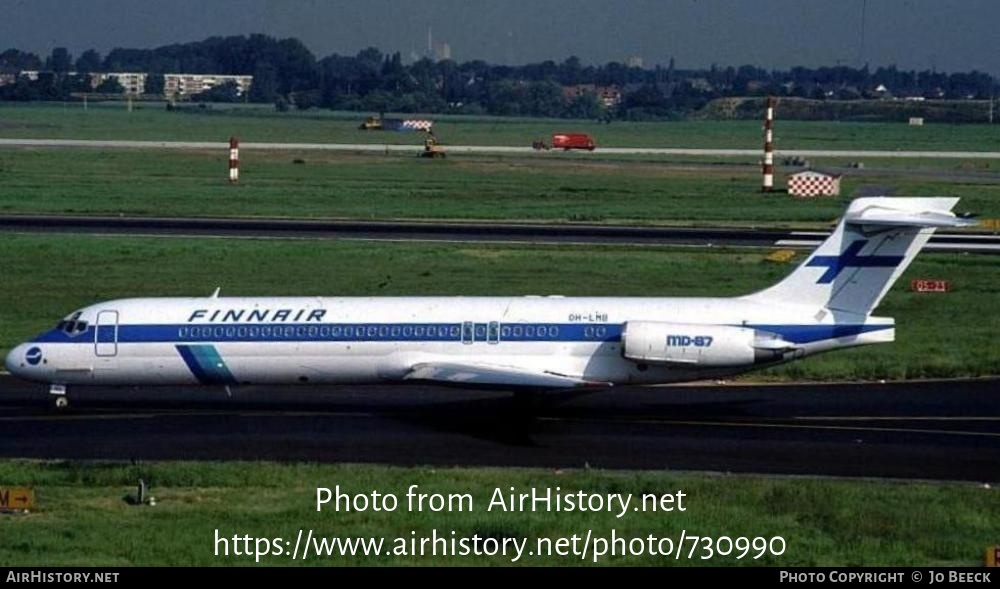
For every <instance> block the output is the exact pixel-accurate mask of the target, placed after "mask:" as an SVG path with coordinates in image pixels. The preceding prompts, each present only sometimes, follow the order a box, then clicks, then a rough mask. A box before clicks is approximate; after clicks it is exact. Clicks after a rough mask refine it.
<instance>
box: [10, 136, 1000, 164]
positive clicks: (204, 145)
mask: <svg viewBox="0 0 1000 589" xmlns="http://www.w3.org/2000/svg"><path fill="white" fill-rule="evenodd" d="M4 147H96V148H102V149H220V150H222V149H226V150H228V149H229V144H228V143H224V142H220V141H129V140H92V139H10V138H0V148H4ZM445 147H446V148H447V150H448V152H450V153H522V154H526V153H537V151H536V150H535V149H533V148H532V147H531V146H527V145H526V146H523V147H522V146H502V145H447V146H445ZM240 149H259V150H268V151H309V150H318V151H354V152H364V151H368V152H380V153H389V152H394V153H395V152H404V153H416V152H418V151H420V149H421V146H419V145H393V144H388V145H387V144H380V143H267V142H251V141H248V142H242V143H240ZM557 151H558V150H557ZM594 153H605V154H622V155H684V156H688V155H693V156H722V157H754V158H756V157H759V156H760V153H761V150H759V149H696V148H684V147H599V148H597V150H596V151H595V152H594ZM775 157H779V158H781V157H872V158H933V159H1000V151H913V150H881V151H879V150H870V149H849V150H834V149H798V150H792V149H779V150H776V151H775Z"/></svg>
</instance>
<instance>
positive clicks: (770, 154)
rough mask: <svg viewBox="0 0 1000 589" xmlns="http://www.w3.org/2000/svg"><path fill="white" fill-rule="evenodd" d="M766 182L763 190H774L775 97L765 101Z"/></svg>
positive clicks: (762, 187) (761, 189)
mask: <svg viewBox="0 0 1000 589" xmlns="http://www.w3.org/2000/svg"><path fill="white" fill-rule="evenodd" d="M764 104H765V106H766V107H767V110H766V111H765V114H764V170H763V172H764V183H763V185H762V186H761V188H760V191H761V192H771V191H772V190H774V98H772V97H770V96H769V97H768V98H767V101H766V102H765V103H764Z"/></svg>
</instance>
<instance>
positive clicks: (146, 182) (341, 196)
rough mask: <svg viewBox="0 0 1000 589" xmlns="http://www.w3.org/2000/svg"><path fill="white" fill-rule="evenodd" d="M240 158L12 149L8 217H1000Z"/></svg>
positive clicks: (903, 183) (752, 181) (607, 175)
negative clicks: (895, 213)
mask: <svg viewBox="0 0 1000 589" xmlns="http://www.w3.org/2000/svg"><path fill="white" fill-rule="evenodd" d="M227 159H228V154H227V153H226V152H225V151H224V150H222V151H219V152H207V151H194V152H176V151H156V152H154V151H131V150H116V151H100V150H86V149H22V150H0V212H3V213H15V212H21V213H85V214H99V213H103V214H129V215H175V216H269V217H304V218H359V219H387V218H423V219H504V220H518V221H544V220H548V221H586V222H615V223H643V224H699V223H701V224H720V223H722V224H727V223H736V224H742V225H749V224H767V225H788V224H797V225H803V224H828V223H829V222H830V221H831V220H832V219H834V218H836V217H837V216H839V215H840V214H841V213H842V212H843V209H844V207H845V206H846V203H847V202H848V201H849V200H850V198H851V197H850V195H851V194H852V193H853V192H854V191H855V190H856V189H857V188H858V187H859V186H861V185H870V184H876V185H890V186H895V187H896V189H897V190H896V193H897V194H905V195H914V196H920V195H941V194H947V195H954V196H960V197H962V198H963V201H962V203H961V204H960V207H959V208H960V210H963V211H964V210H971V211H975V212H977V213H979V214H981V215H983V216H984V217H1000V182H995V181H994V182H992V183H981V182H972V181H968V182H966V181H957V182H956V181H951V180H950V179H943V180H935V179H933V178H929V177H925V176H920V177H915V178H911V177H909V176H907V175H899V174H896V175H891V176H886V177H880V176H877V175H876V176H866V177H863V178H862V177H848V178H845V179H844V181H843V190H842V193H843V194H844V196H842V197H839V198H829V199H813V200H801V199H794V198H790V197H788V196H787V195H781V194H777V195H771V196H763V195H761V194H760V192H759V174H758V171H757V169H756V167H754V166H733V165H723V166H718V167H713V166H699V167H684V166H683V165H682V164H669V163H659V162H649V161H601V162H598V161H583V160H580V159H562V158H544V159H542V160H541V161H539V160H538V159H531V158H516V157H472V158H452V159H449V160H447V161H426V160H420V159H418V158H415V157H404V156H383V155H347V154H333V153H283V152H282V153H276V152H253V151H251V152H246V154H245V155H244V157H243V160H242V164H243V169H242V172H241V182H240V184H239V185H235V186H233V185H230V184H229V183H228V182H227ZM295 159H302V160H304V161H305V163H304V164H296V163H294V160H295ZM779 183H780V182H779Z"/></svg>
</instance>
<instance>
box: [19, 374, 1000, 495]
mask: <svg viewBox="0 0 1000 589" xmlns="http://www.w3.org/2000/svg"><path fill="white" fill-rule="evenodd" d="M998 392H1000V380H973V381H942V382H914V383H890V384H838V385H780V386H779V385H772V386H758V385H754V386H749V385H740V386H735V385H697V386H679V387H657V388H629V387H623V388H617V389H611V390H606V391H602V392H597V393H590V394H585V395H580V394H578V393H574V394H552V395H545V396H529V397H515V396H512V395H508V394H505V393H502V392H481V391H472V390H462V389H454V388H442V387H432V386H415V385H385V386H376V385H371V386H340V387H248V388H245V389H237V390H235V391H234V394H233V397H232V398H227V396H226V393H225V392H224V391H223V390H220V389H214V388H213V389H197V388H190V389H185V388H167V389H157V388H143V389H132V388H92V389H90V388H76V389H74V390H72V391H71V392H70V394H71V398H72V400H71V407H70V408H69V410H67V411H65V412H62V413H57V412H56V411H55V410H53V409H49V408H48V404H47V402H48V395H47V392H46V389H45V387H44V386H42V385H37V384H32V383H26V382H24V381H19V380H17V379H14V378H13V377H10V376H7V375H4V376H0V432H3V435H2V436H0V456H3V457H30V458H51V459H119V460H126V459H142V460H164V459H171V460H172V459H187V460H209V459H213V460H215V459H217V460H236V459H241V460H265V459H266V460H280V461H321V462H365V463H383V464H396V465H441V466H452V465H461V466H533V467H548V468H582V467H586V466H590V467H595V468H611V469H657V470H682V471H688V470H694V471H722V472H739V473H770V474H789V475H831V476H843V477H890V478H903V479H942V480H959V481H977V482H991V483H995V482H998V481H1000V402H998Z"/></svg>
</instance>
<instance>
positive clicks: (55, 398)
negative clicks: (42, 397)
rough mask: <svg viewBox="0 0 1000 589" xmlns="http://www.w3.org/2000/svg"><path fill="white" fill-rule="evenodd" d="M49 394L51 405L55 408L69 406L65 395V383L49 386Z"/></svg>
mask: <svg viewBox="0 0 1000 589" xmlns="http://www.w3.org/2000/svg"><path fill="white" fill-rule="evenodd" d="M49 394H50V395H52V406H53V407H55V408H56V409H65V408H67V407H69V398H68V397H67V396H66V385H62V384H54V385H51V386H50V387H49Z"/></svg>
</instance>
